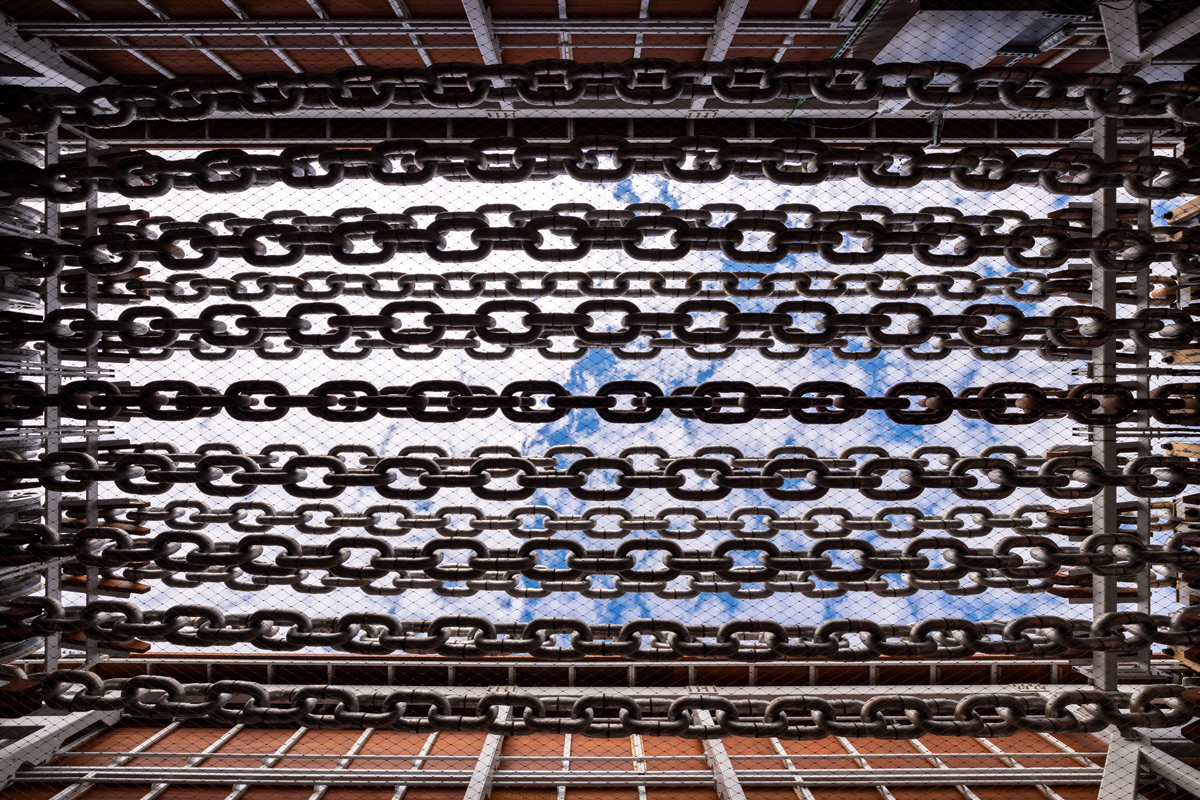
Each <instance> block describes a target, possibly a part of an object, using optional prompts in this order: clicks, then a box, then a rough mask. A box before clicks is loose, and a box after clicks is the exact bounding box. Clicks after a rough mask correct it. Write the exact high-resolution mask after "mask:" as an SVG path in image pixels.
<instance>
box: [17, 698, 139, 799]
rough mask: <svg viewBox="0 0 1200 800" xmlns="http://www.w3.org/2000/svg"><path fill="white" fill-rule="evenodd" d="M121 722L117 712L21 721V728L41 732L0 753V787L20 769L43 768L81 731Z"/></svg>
mask: <svg viewBox="0 0 1200 800" xmlns="http://www.w3.org/2000/svg"><path fill="white" fill-rule="evenodd" d="M120 719H121V712H120V711H76V712H72V713H69V714H62V715H60V716H52V717H49V716H25V717H22V718H21V724H22V725H38V726H41V730H39V731H38V732H37V733H35V734H33V735H32V736H26V737H24V738H22V739H18V740H17V741H15V742H13V743H12V744H9V745H8V746H6V747H4V748H3V752H0V786H3V785H5V784H7V783H8V782H9V781H11V780H12V779H13V776H14V775H16V774H17V770H19V769H20V768H21V767H22V766H23V765H26V764H32V765H35V766H36V765H39V764H45V763H46V762H47V761H49V760H50V759H52V758H53V757H54V755H55V753H56V752H57V751H58V750H59V749H60V748H61V747H62V746H63V743H64V742H65V741H66V740H67V739H69V738H71V737H72V736H75V735H76V734H78V733H79V732H80V731H82V730H84V729H86V728H89V727H91V726H92V725H96V724H97V723H99V724H104V725H115V724H116V723H117V721H118V720H120Z"/></svg>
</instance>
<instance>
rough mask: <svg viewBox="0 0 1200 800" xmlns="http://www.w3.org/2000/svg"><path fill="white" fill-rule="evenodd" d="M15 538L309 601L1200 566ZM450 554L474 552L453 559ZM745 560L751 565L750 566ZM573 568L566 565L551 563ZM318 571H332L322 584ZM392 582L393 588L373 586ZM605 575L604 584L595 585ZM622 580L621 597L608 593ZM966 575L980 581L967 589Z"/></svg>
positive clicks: (1149, 551)
mask: <svg viewBox="0 0 1200 800" xmlns="http://www.w3.org/2000/svg"><path fill="white" fill-rule="evenodd" d="M10 530H11V531H12V533H13V534H17V535H18V536H19V538H18V539H17V541H18V542H20V541H24V542H26V544H25V546H24V548H23V550H22V552H23V553H24V554H28V555H30V556H33V557H34V558H37V559H54V558H70V559H75V560H77V562H78V564H79V565H80V568H82V567H85V566H90V567H95V568H103V569H105V570H113V569H116V568H118V567H129V569H127V570H126V571H125V578H126V579H129V580H135V581H136V580H162V581H164V582H165V583H166V584H167V585H169V586H175V587H181V588H182V587H191V588H195V587H198V586H201V585H204V584H215V583H224V584H225V585H226V586H228V587H230V588H232V589H235V590H238V591H259V590H261V589H264V588H266V587H267V586H276V585H288V586H291V587H292V588H293V589H294V590H295V591H297V592H301V593H305V594H326V593H329V592H332V591H334V590H335V589H336V588H339V587H357V588H359V589H361V590H362V591H364V592H365V593H367V594H373V595H395V594H401V593H403V592H404V591H407V590H409V589H430V590H433V591H434V592H435V594H439V595H441V596H446V597H464V596H471V595H474V594H476V593H478V592H480V591H488V592H491V591H503V592H505V593H507V594H509V595H511V596H514V597H546V596H549V595H550V593H552V592H578V593H580V594H581V595H582V596H584V597H589V598H615V597H620V596H623V595H624V594H626V593H627V592H653V593H654V594H656V595H658V596H660V597H664V598H671V599H684V598H694V597H697V596H699V595H700V594H704V593H721V594H729V595H730V596H733V597H742V598H746V599H761V598H763V597H768V596H770V595H772V594H774V593H776V592H785V593H800V594H803V595H805V596H807V597H825V598H828V597H839V596H842V595H843V594H845V593H846V592H873V593H876V594H879V595H881V596H886V597H907V596H911V595H913V594H915V593H916V592H917V591H920V590H926V591H931V590H932V591H942V592H945V593H947V594H952V595H959V596H963V595H976V594H981V593H983V592H984V591H986V590H988V589H991V590H996V589H1009V590H1012V591H1016V592H1019V593H1024V594H1030V593H1037V592H1044V591H1047V590H1050V589H1052V588H1054V587H1055V586H1079V585H1085V583H1086V582H1087V581H1084V582H1081V581H1080V580H1079V575H1075V576H1072V575H1066V576H1060V575H1059V572H1060V570H1062V569H1064V568H1079V569H1081V570H1085V571H1086V573H1088V574H1090V575H1099V576H1104V577H1124V578H1132V577H1134V576H1136V575H1138V574H1140V573H1142V572H1144V571H1145V569H1146V567H1147V566H1153V567H1157V568H1160V569H1159V570H1158V571H1160V572H1161V573H1162V574H1164V575H1167V576H1170V577H1178V576H1183V575H1192V574H1195V572H1196V568H1197V565H1200V551H1197V550H1196V549H1195V545H1196V544H1197V543H1200V532H1196V531H1193V530H1191V529H1185V530H1179V531H1175V532H1174V533H1172V534H1171V536H1170V537H1168V539H1167V541H1166V543H1165V544H1163V545H1150V544H1144V543H1142V542H1141V540H1140V539H1139V537H1138V536H1137V535H1136V534H1133V533H1128V532H1119V533H1096V534H1092V535H1090V536H1088V537H1087V538H1086V539H1084V541H1083V542H1082V544H1081V545H1080V546H1079V547H1071V546H1064V545H1060V544H1058V543H1056V542H1055V541H1054V540H1053V539H1052V538H1050V537H1048V536H1043V535H1035V534H1032V533H1027V532H1024V531H1023V530H1022V529H1017V532H1016V533H1015V534H1014V535H1011V536H1006V537H1004V538H1003V539H1001V540H999V541H998V542H996V544H995V545H994V546H992V547H982V548H980V547H972V546H971V545H970V543H968V542H966V541H964V540H962V539H958V538H956V537H953V536H928V535H926V536H920V537H918V538H915V539H912V540H910V541H908V542H906V543H905V544H904V546H903V547H902V548H900V549H879V548H877V547H876V546H875V545H873V544H871V543H870V542H869V541H867V540H866V539H858V538H842V537H828V538H821V539H817V540H816V541H815V542H814V544H813V545H812V546H811V547H810V548H809V549H808V550H786V549H782V548H781V547H780V546H779V545H778V544H776V543H774V542H772V541H771V540H770V539H757V538H748V537H745V536H741V537H738V536H735V537H732V538H728V539H723V540H721V541H720V542H719V543H718V544H717V545H716V546H715V547H713V548H712V549H692V550H685V549H684V548H683V546H682V545H680V544H679V542H678V541H675V540H673V539H670V538H666V537H656V538H634V539H626V540H624V541H622V542H621V543H620V544H619V545H618V546H617V547H615V548H589V547H585V546H584V545H583V544H581V543H580V542H578V541H576V540H574V539H568V538H563V537H561V536H556V535H555V534H556V533H558V531H552V530H547V531H544V532H543V535H542V537H541V538H531V539H527V540H525V541H523V542H522V543H521V545H520V546H519V547H494V546H489V545H487V544H486V543H485V542H484V541H483V540H482V539H480V538H479V537H478V536H477V535H472V536H455V537H436V538H433V539H430V540H428V541H426V542H425V543H424V544H421V545H414V546H396V545H393V544H392V543H391V542H389V541H388V540H387V539H384V538H380V537H376V536H338V537H335V538H333V539H331V540H329V541H327V542H324V543H317V544H301V543H299V542H297V541H296V539H294V538H293V537H291V536H288V535H286V534H280V533H252V534H247V535H245V536H243V537H242V538H241V539H238V540H235V541H228V542H214V541H213V540H212V538H211V537H209V536H208V535H206V534H204V533H201V532H199V531H164V532H163V533H160V534H158V535H156V536H153V537H137V538H135V537H133V536H131V535H130V534H129V533H127V532H126V531H123V530H121V529H120V528H115V527H93V528H87V527H85V528H82V529H80V530H78V531H77V532H75V533H73V534H71V535H68V536H63V537H60V536H59V535H58V534H56V533H54V531H53V530H52V529H50V528H49V527H48V526H36V525H25V526H20V527H19V528H16V529H10ZM805 533H806V534H811V532H810V531H805ZM1023 550H1028V551H1029V556H1028V558H1026V557H1025V556H1022V555H1021V553H1020V552H1019V551H1023ZM184 551H186V552H184ZM268 552H270V553H271V554H270V555H264V554H266V553H268ZM181 553H182V554H181ZM446 553H468V555H467V556H466V557H465V559H464V560H462V561H459V562H452V563H444V558H445V556H444V554H446ZM656 553H657V554H659V555H658V557H657V560H655V558H654V555H653V554H656ZM830 553H841V554H852V559H853V561H854V563H855V564H856V565H857V566H856V567H855V568H846V567H842V566H837V565H836V564H835V561H834V558H833V556H832V555H829V554H830ZM938 553H940V554H941V558H942V560H943V561H944V562H945V564H944V565H942V566H935V565H934V558H933V557H931V555H928V554H934V555H935V557H936V554H938ZM739 554H741V555H739ZM739 559H740V560H741V561H745V562H749V563H744V564H740V563H739ZM560 561H561V563H563V564H564V565H565V566H563V567H551V566H547V563H560ZM151 564H153V565H154V566H153V567H152V566H150V565H151ZM310 570H323V571H325V573H326V574H325V575H323V576H321V577H320V578H319V579H318V580H317V582H315V583H313V582H309V578H310V577H312V576H311V575H310ZM181 573H182V575H181ZM1080 574H1081V575H1082V574H1084V573H1082V572H1081V573H1080ZM888 575H898V576H900V578H901V583H902V585H900V586H892V585H891V584H890V583H889V582H888V581H887V580H886V579H885V576H888ZM389 576H391V577H392V580H391V583H390V584H375V583H374V582H375V581H377V580H381V579H385V578H388V577H389ZM598 577H603V578H604V580H603V581H601V582H597V581H596V580H594V579H596V578H598ZM679 578H684V579H685V584H686V587H682V586H680V587H674V586H671V584H672V582H674V581H676V580H677V579H679ZM609 579H611V581H612V587H611V588H609V587H607V586H606V585H605V584H606V583H607V582H608V580H609ZM964 579H969V580H970V583H968V584H965V585H964V584H963V580H964ZM817 581H820V582H822V583H823V584H825V585H824V586H821V585H818V584H817ZM1088 581H1090V578H1088ZM460 583H461V585H458V584H460ZM450 584H453V585H450ZM747 587H749V588H747ZM755 587H761V588H755Z"/></svg>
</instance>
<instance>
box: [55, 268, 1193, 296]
mask: <svg viewBox="0 0 1200 800" xmlns="http://www.w3.org/2000/svg"><path fill="white" fill-rule="evenodd" d="M131 274H136V271H134V270H131V271H130V272H128V273H122V274H121V275H118V276H101V277H100V280H101V281H103V282H104V283H105V284H106V285H107V286H110V287H112V288H113V289H116V288H119V287H118V284H120V285H121V286H123V287H124V288H126V289H127V290H128V291H129V292H130V293H132V294H125V295H120V297H122V298H128V299H135V298H137V299H142V298H158V299H162V300H164V301H166V302H170V303H179V304H192V303H203V302H205V301H207V300H208V299H209V298H213V297H227V298H229V299H230V300H235V301H238V302H257V301H259V300H268V299H270V298H272V297H299V298H301V299H304V300H336V299H338V298H339V297H343V296H345V297H369V298H371V299H373V300H407V299H414V300H425V299H438V300H470V299H475V298H481V299H499V298H513V299H518V300H533V299H537V298H573V299H579V298H632V299H638V298H649V297H676V298H692V299H700V300H723V299H726V298H730V297H733V298H747V299H750V298H753V299H772V300H792V299H796V298H801V297H803V298H807V299H812V300H828V299H836V298H839V297H868V296H869V297H875V298H878V299H880V300H912V299H916V298H925V297H940V298H942V299H943V300H960V301H963V302H974V301H977V300H981V299H983V298H984V297H994V296H999V295H1003V296H1004V297H1005V298H1006V299H1008V300H1011V301H1012V302H1014V303H1037V302H1040V301H1043V300H1046V299H1047V298H1049V297H1051V296H1054V295H1059V294H1065V293H1068V292H1079V293H1087V292H1090V291H1091V276H1090V274H1081V271H1080V270H1078V269H1068V270H1064V271H1062V272H1055V273H1051V274H1049V275H1047V274H1044V273H1040V272H1028V271H1022V270H1014V271H1013V272H1010V273H1008V274H1007V275H1005V276H1004V277H985V276H983V275H980V274H979V273H977V272H969V271H967V270H939V271H938V272H936V273H934V274H929V273H918V274H914V273H911V272H905V271H904V270H891V269H889V270H875V271H864V272H833V271H831V270H783V269H780V270H773V271H771V272H759V271H757V270H726V271H715V270H714V271H711V272H688V271H684V270H651V271H643V270H637V271H625V272H620V271H617V270H591V269H589V270H518V271H514V272H501V271H490V272H470V271H449V272H443V273H432V274H429V273H402V272H394V271H375V272H355V273H350V272H333V271H331V270H307V271H304V272H300V273H295V274H289V275H279V274H271V273H267V272H240V273H234V274H233V275H231V276H229V277H227V278H226V277H222V278H215V277H208V276H205V275H203V274H201V273H196V272H188V273H177V274H172V275H168V276H164V278H163V279H162V280H145V279H143V278H129V277H128V276H129V275H131ZM1152 280H1154V281H1156V282H1158V283H1159V284H1160V285H1173V279H1168V278H1166V277H1165V276H1152ZM393 287H395V288H393ZM66 288H67V289H68V290H70V291H73V290H74V288H75V283H74V282H68V283H67V284H66ZM107 299H109V298H108V297H106V296H103V295H102V296H101V297H100V298H99V300H100V302H101V303H103V302H105V300H107ZM1162 304H1163V303H1162V301H1159V302H1157V303H1155V302H1154V301H1152V302H1151V305H1162Z"/></svg>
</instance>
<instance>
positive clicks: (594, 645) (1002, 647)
mask: <svg viewBox="0 0 1200 800" xmlns="http://www.w3.org/2000/svg"><path fill="white" fill-rule="evenodd" d="M29 605H31V606H34V607H37V608H38V609H40V611H41V613H40V614H38V615H37V616H34V617H30V618H27V619H25V620H22V621H21V623H20V624H21V628H22V629H25V630H28V632H30V633H32V634H36V635H39V636H46V635H50V634H53V633H83V634H85V635H86V636H87V637H88V638H89V639H96V640H99V641H106V642H122V641H128V640H131V639H140V640H146V641H156V642H168V643H170V644H174V645H181V646H188V647H224V646H229V645H234V644H250V645H252V646H253V647H255V648H257V649H259V650H269V651H274V652H296V651H299V650H303V649H306V648H311V647H328V648H333V649H334V650H337V651H340V652H348V653H356V654H360V655H390V654H391V653H395V652H405V653H410V654H436V655H440V656H445V657H449V658H481V657H487V656H507V655H517V654H521V655H530V656H532V657H533V658H534V659H536V660H541V661H568V660H578V659H583V658H586V657H588V656H608V657H614V656H615V657H618V658H628V659H632V660H635V661H650V662H659V661H675V660H679V659H683V658H721V659H728V660H730V661H740V662H749V663H762V662H767V661H776V660H780V659H805V660H807V659H818V660H822V661H850V662H862V661H869V660H874V659H876V658H879V657H880V656H885V657H898V656H906V657H913V658H922V659H942V660H954V659H960V658H965V657H968V656H971V655H975V654H985V655H1003V656H1025V657H1030V656H1032V657H1036V658H1054V657H1066V656H1067V654H1071V655H1073V656H1074V657H1079V656H1080V655H1082V654H1085V653H1091V652H1097V651H1104V652H1136V650H1137V649H1138V648H1139V647H1141V646H1144V645H1145V644H1146V643H1147V642H1152V643H1155V644H1162V645H1172V646H1194V645H1198V644H1200V627H1198V625H1197V623H1198V622H1200V607H1192V608H1187V609H1183V610H1180V611H1177V612H1175V613H1174V614H1172V615H1170V616H1169V617H1168V616H1165V615H1150V614H1143V613H1138V612H1114V613H1109V614H1105V615H1103V616H1102V617H1101V618H1100V619H1098V620H1096V621H1094V622H1093V621H1090V620H1088V621H1085V620H1067V619H1062V618H1061V617H1054V616H1025V617H1020V618H1017V619H1014V620H1012V621H1011V622H1003V621H992V622H986V623H985V622H976V621H971V620H966V619H954V618H951V617H936V618H930V619H926V620H922V621H920V622H917V623H914V624H911V625H881V624H879V623H877V622H873V621H871V620H865V619H834V620H828V621H826V622H822V623H821V624H820V625H816V626H799V625H787V626H784V625H781V624H780V623H778V622H775V621H769V620H761V619H758V620H756V619H746V620H738V621H736V622H727V623H725V624H723V625H720V626H716V625H683V624H682V623H680V622H677V621H675V620H662V619H638V620H632V621H630V622H627V623H625V624H624V625H589V624H588V623H586V622H584V621H583V620H581V619H575V618H569V617H553V618H541V619H535V620H532V621H530V622H528V623H517V622H514V623H496V622H492V621H491V620H488V619H487V618H485V617H478V616H467V615H448V616H442V617H438V618H436V619H432V620H404V619H401V618H399V617H397V616H395V615H394V614H383V613H375V612H352V613H348V614H343V615H341V616H339V617H326V618H320V619H311V618H310V617H309V616H308V615H307V614H305V613H303V612H301V611H297V610H295V609H261V610H258V611H255V612H253V613H250V614H226V613H223V612H222V611H220V610H219V609H217V608H215V607H213V606H210V605H196V604H189V605H177V606H172V607H171V608H167V609H161V610H144V609H141V608H138V607H137V606H135V605H134V604H133V603H129V602H124V601H120V600H100V601H93V602H90V603H88V604H87V605H85V606H82V607H79V608H72V609H67V610H64V608H63V607H62V605H61V604H60V603H58V602H57V601H55V600H51V599H49V598H36V599H34V600H32V601H30V603H29ZM282 628H286V629H287V631H286V633H284V632H283V631H282V630H281V629H282ZM1160 628H1165V629H1167V630H1160ZM23 632H24V631H23V630H21V631H14V630H10V631H7V632H6V633H5V634H4V635H6V636H12V635H15V634H17V633H23ZM280 634H283V635H280ZM567 634H569V635H570V638H569V642H568V644H567V645H566V646H558V644H557V642H558V639H559V637H560V636H564V635H567ZM1126 634H1128V635H1129V638H1128V639H1127V638H1126ZM850 636H857V637H858V638H859V639H860V641H861V642H862V646H860V647H854V646H852V645H851V643H850V642H849V641H848V637H850ZM994 636H995V637H999V641H996V640H995V639H993V638H991V637H994ZM888 639H901V640H902V641H899V642H893V641H888ZM647 641H648V642H649V647H644V646H643V645H645V644H646V643H647Z"/></svg>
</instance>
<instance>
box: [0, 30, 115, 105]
mask: <svg viewBox="0 0 1200 800" xmlns="http://www.w3.org/2000/svg"><path fill="white" fill-rule="evenodd" d="M59 49H60V48H59V47H58V46H57V45H54V44H51V43H50V42H47V41H45V40H43V39H40V38H36V37H35V38H30V39H24V38H22V37H21V36H19V35H18V34H17V32H16V31H15V30H14V29H13V26H12V24H11V22H10V21H9V20H8V19H7V18H6V17H3V16H0V54H2V55H4V56H5V57H6V58H9V59H11V60H13V61H15V62H16V63H18V64H20V65H21V66H24V67H28V68H29V69H31V70H33V71H34V72H36V73H38V74H37V75H36V76H16V75H5V76H0V85H6V86H12V85H17V86H28V87H31V88H38V89H55V88H65V89H71V90H73V91H76V92H79V91H82V90H84V89H86V88H88V87H89V86H95V85H96V79H95V78H93V77H91V76H90V75H85V74H84V73H82V72H80V71H79V70H77V69H75V68H74V67H72V66H71V65H70V64H68V63H67V62H66V61H63V59H62V57H61V56H60V55H59V54H58V51H59ZM105 82H106V83H111V82H112V81H111V79H109V80H106V81H105Z"/></svg>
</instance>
